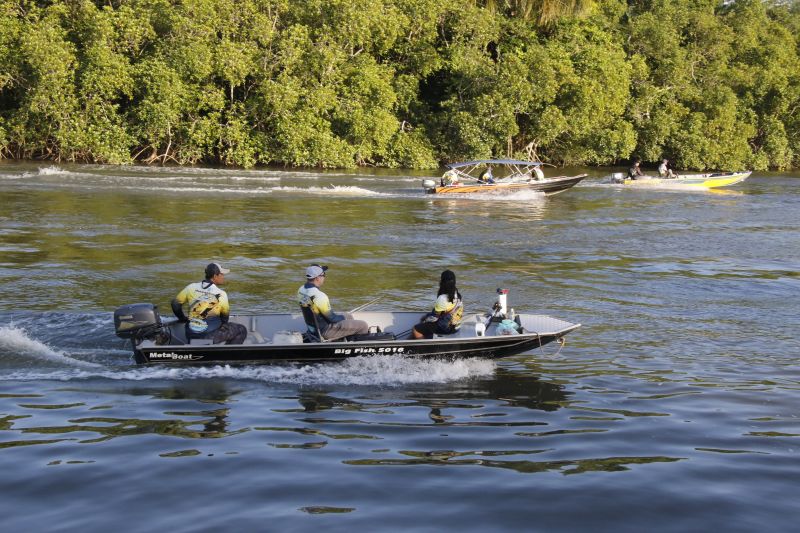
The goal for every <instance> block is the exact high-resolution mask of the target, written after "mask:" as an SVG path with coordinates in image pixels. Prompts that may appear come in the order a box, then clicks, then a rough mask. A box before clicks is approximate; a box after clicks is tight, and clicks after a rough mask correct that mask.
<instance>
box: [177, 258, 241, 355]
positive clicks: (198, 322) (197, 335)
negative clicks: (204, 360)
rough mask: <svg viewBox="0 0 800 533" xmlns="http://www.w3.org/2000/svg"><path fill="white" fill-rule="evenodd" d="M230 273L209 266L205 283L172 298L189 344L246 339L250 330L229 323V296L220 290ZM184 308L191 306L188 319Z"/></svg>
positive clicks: (185, 289) (186, 288)
mask: <svg viewBox="0 0 800 533" xmlns="http://www.w3.org/2000/svg"><path fill="white" fill-rule="evenodd" d="M228 273H230V270H228V269H227V268H223V267H222V266H221V265H220V264H219V263H209V264H208V266H206V270H205V278H204V279H203V281H200V282H197V283H190V284H189V285H187V286H186V287H184V289H183V290H182V291H181V292H179V293H178V295H177V296H176V297H175V298H173V299H172V302H171V306H172V312H173V313H175V316H176V317H177V318H178V321H179V322H182V323H185V324H186V327H185V330H186V331H185V335H186V341H187V342H189V343H191V342H192V341H193V340H195V341H200V340H207V341H210V342H211V343H213V344H221V343H225V344H242V342H244V339H245V337H247V328H245V327H244V326H243V325H241V324H236V323H233V322H230V305H229V303H228V295H227V293H226V292H225V291H224V290H222V289H220V288H219V286H220V285H223V284H224V283H225V275H226V274H228ZM184 305H187V306H188V316H187V314H186V313H184V312H183V306H184Z"/></svg>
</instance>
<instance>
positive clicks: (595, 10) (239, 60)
mask: <svg viewBox="0 0 800 533" xmlns="http://www.w3.org/2000/svg"><path fill="white" fill-rule="evenodd" d="M799 33H800V8H798V7H797V4H796V3H780V2H775V3H765V2H761V1H759V0H738V1H736V2H732V3H727V4H722V3H720V2H718V1H717V0H648V1H646V2H624V1H623V0H596V1H571V2H550V1H546V0H525V1H516V0H515V1H510V0H509V1H507V2H497V1H487V2H474V1H473V0H448V1H444V0H297V1H295V2H290V1H289V0H184V1H182V2H174V1H172V0H128V1H125V2H106V1H102V2H101V1H99V0H95V1H91V0H52V1H48V2H36V1H32V0H0V157H17V158H30V157H44V158H51V159H55V160H72V161H97V162H112V163H125V162H130V161H143V162H150V163H165V162H170V161H172V162H177V163H180V164H193V163H209V164H220V165H234V166H242V167H249V166H253V165H258V164H274V163H278V164H284V165H290V166H318V167H352V166H356V165H378V166H387V167H398V166H402V167H413V168H431V167H436V166H437V165H438V164H439V162H441V161H452V160H456V159H467V158H477V157H491V156H515V157H527V158H536V159H541V160H544V161H550V162H555V163H569V164H609V163H614V162H619V161H624V160H627V159H629V158H630V157H632V156H633V155H634V154H636V155H638V156H641V157H643V158H644V159H645V160H646V161H656V160H658V159H660V158H662V157H669V158H670V159H673V160H675V161H676V163H677V164H678V165H679V166H681V167H684V168H698V169H705V168H716V169H740V168H755V169H759V168H787V167H792V166H799V165H800V40H799V39H798V37H797V35H798V34H799Z"/></svg>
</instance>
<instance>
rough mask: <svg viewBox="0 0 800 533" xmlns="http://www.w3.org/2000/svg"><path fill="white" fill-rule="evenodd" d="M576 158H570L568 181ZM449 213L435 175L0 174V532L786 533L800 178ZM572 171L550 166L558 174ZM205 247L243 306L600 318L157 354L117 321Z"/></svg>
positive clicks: (457, 208) (160, 290)
mask: <svg viewBox="0 0 800 533" xmlns="http://www.w3.org/2000/svg"><path fill="white" fill-rule="evenodd" d="M581 170H582V169H567V172H568V173H577V172H578V171H581ZM611 170H613V169H602V170H597V169H595V170H589V171H588V172H590V174H591V176H590V178H589V179H588V180H586V181H585V182H584V183H582V184H580V185H578V186H577V187H575V188H574V189H572V190H569V191H567V192H564V193H563V194H560V195H557V196H554V197H549V198H544V197H542V196H539V195H537V194H531V193H514V194H511V195H505V196H497V197H491V198H486V197H465V198H437V197H433V196H431V195H425V194H423V193H422V192H421V188H420V182H421V180H422V179H423V178H426V177H431V173H424V172H423V173H411V172H408V171H406V172H400V171H391V172H390V171H377V170H375V171H356V172H341V171H340V172H314V171H290V170H252V171H243V170H218V169H196V168H139V167H107V166H90V165H67V164H59V165H49V164H39V165H37V164H35V163H26V164H22V163H3V164H0V198H1V199H2V201H1V202H0V250H1V251H2V254H1V255H0V283H2V285H3V286H4V287H5V291H6V296H5V297H4V301H5V302H6V304H5V305H4V306H3V307H4V309H3V311H1V312H0V315H1V316H0V468H2V476H0V490H2V495H3V497H2V499H0V515H2V516H3V519H2V523H3V529H4V530H5V531H23V530H30V531H108V530H111V529H117V530H124V531H142V532H152V531H154V530H156V528H158V529H159V530H171V531H219V530H223V529H224V530H231V531H233V530H245V531H248V530H249V531H252V530H259V531H306V530H324V531H354V530H360V531H397V530H401V529H403V530H416V531H442V530H459V531H496V530H507V531H512V530H514V531H519V530H526V531H552V530H562V531H563V530H590V529H591V530H601V531H610V530H613V531H631V532H641V531H681V532H683V531H710V530H715V529H718V530H725V531H764V530H767V531H792V530H796V528H797V522H798V520H799V519H800V511H798V508H797V503H796V499H797V491H798V490H799V489H800V481H799V480H800V457H799V455H800V454H799V453H798V452H799V451H800V420H798V414H800V413H799V409H798V408H799V407H800V366H798V357H799V356H800V341H798V339H797V332H798V304H797V301H798V295H800V274H799V273H798V272H799V271H800V259H798V251H800V224H799V223H798V213H800V193H799V192H798V191H799V190H800V189H799V188H798V185H800V179H799V178H800V174H797V173H795V174H777V173H755V174H754V175H753V176H752V177H751V178H750V179H748V180H747V181H745V182H744V183H742V184H740V185H737V186H735V187H733V188H731V189H730V190H721V191H718V192H711V191H704V190H679V189H656V188H648V189H642V190H631V189H629V188H623V187H622V186H615V185H606V184H603V183H602V182H601V179H600V178H601V177H602V176H604V175H607V174H608V173H609V172H610V171H611ZM551 173H552V172H551ZM211 260H215V261H219V262H221V263H222V264H223V265H224V266H226V267H228V268H230V269H231V271H232V272H231V274H230V275H228V276H227V278H228V280H227V281H228V284H227V290H228V293H229V295H230V298H231V301H232V307H233V312H234V313H235V312H237V311H265V312H266V311H295V303H294V300H293V295H294V292H295V291H296V289H297V287H298V286H299V285H300V284H301V283H302V281H303V272H304V269H305V266H306V265H307V264H309V263H312V262H324V264H327V265H329V266H330V270H329V271H328V277H327V282H326V285H325V288H326V291H327V292H328V294H329V295H330V296H331V297H332V300H333V303H334V307H335V308H336V309H337V310H339V311H344V310H347V309H351V308H353V307H356V306H358V305H361V304H363V303H365V302H368V301H370V300H372V299H374V298H377V297H380V300H379V301H378V302H377V303H375V304H374V305H373V306H372V307H371V308H370V309H373V310H381V309H385V310H389V309H395V310H400V309H401V310H425V309H426V308H428V307H429V306H430V305H431V302H432V301H433V298H434V294H435V287H436V284H437V282H438V277H439V273H440V272H441V271H442V270H444V269H446V268H450V269H452V270H454V271H455V272H456V274H457V275H458V284H459V287H460V290H461V292H462V294H463V295H464V299H465V302H466V306H467V311H468V312H482V311H485V310H487V309H488V308H489V306H490V305H491V304H492V302H493V299H494V294H495V289H496V288H498V287H505V288H509V289H510V290H511V293H510V295H509V302H510V306H511V307H514V308H515V309H516V310H517V311H518V312H534V313H544V314H549V315H552V316H555V317H558V318H561V319H564V320H567V321H570V322H575V323H581V324H583V326H582V327H581V328H580V329H578V330H577V331H575V332H573V333H571V334H570V335H569V336H568V337H567V343H566V345H565V346H564V347H563V348H562V349H561V350H560V351H559V350H558V346H557V345H548V346H546V347H545V348H544V349H543V350H536V351H533V352H530V353H526V354H523V355H520V356H516V357H511V358H508V359H502V360H498V361H486V360H469V361H461V362H449V361H417V360H405V359H398V358H389V357H383V358H381V357H370V358H360V359H354V360H351V361H348V362H346V363H341V364H325V365H319V366H291V365H286V366H253V367H202V368H185V367H159V366H152V367H138V366H136V365H135V364H134V363H133V362H132V358H131V353H130V347H129V346H126V345H125V344H124V342H123V341H122V340H121V339H118V338H117V337H115V336H114V334H113V323H112V322H113V321H112V312H113V310H114V308H115V307H117V306H119V305H122V304H126V303H134V302H142V301H149V302H153V303H156V304H158V305H159V308H160V309H161V310H162V312H165V313H166V310H168V309H169V300H170V299H171V298H172V297H173V296H174V295H175V294H176V293H177V292H178V290H180V289H181V288H182V287H183V286H184V285H186V284H187V283H190V282H193V281H197V280H199V279H200V277H201V274H202V271H203V268H204V266H205V264H206V263H208V262H209V261H211Z"/></svg>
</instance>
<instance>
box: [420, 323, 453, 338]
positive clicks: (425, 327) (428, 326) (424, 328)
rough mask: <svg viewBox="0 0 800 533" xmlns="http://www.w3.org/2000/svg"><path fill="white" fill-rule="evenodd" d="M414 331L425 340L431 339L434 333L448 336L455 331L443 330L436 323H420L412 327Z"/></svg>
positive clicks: (450, 329)
mask: <svg viewBox="0 0 800 533" xmlns="http://www.w3.org/2000/svg"><path fill="white" fill-rule="evenodd" d="M414 330H415V331H416V332H417V333H419V334H420V335H422V336H424V337H425V338H426V339H432V338H433V335H434V334H435V333H436V334H439V335H448V334H450V333H453V332H454V331H455V330H454V329H452V328H448V329H446V330H443V329H442V328H440V327H439V324H438V323H437V322H420V323H419V324H417V325H416V326H414Z"/></svg>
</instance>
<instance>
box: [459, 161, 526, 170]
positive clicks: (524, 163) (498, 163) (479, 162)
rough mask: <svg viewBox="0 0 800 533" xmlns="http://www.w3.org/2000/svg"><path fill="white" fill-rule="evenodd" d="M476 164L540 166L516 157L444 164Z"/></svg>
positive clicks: (465, 165) (462, 165) (463, 165)
mask: <svg viewBox="0 0 800 533" xmlns="http://www.w3.org/2000/svg"><path fill="white" fill-rule="evenodd" d="M477 165H508V166H520V167H540V166H542V164H541V163H540V162H538V161H521V160H518V159H478V160H476V161H465V162H463V163H450V164H447V165H445V166H446V167H447V168H453V169H455V168H462V167H468V166H477Z"/></svg>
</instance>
